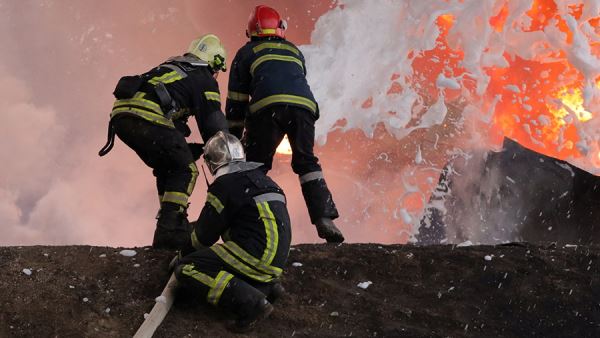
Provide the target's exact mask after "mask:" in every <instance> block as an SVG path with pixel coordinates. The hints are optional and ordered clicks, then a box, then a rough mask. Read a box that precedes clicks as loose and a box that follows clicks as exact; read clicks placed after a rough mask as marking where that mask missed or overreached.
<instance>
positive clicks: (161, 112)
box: [99, 34, 227, 249]
mask: <svg viewBox="0 0 600 338" xmlns="http://www.w3.org/2000/svg"><path fill="white" fill-rule="evenodd" d="M225 57H226V53H225V49H224V48H223V45H222V44H221V41H220V40H219V38H218V37H216V36H215V35H212V34H207V35H204V36H202V37H200V38H199V39H197V40H194V41H192V43H191V44H190V46H189V48H188V51H187V53H185V54H184V55H182V56H176V57H172V58H170V59H168V60H166V61H165V62H164V63H162V64H160V65H159V66H158V67H156V68H153V69H151V70H150V71H148V72H146V73H144V74H142V75H136V76H125V77H122V78H121V79H120V80H119V83H118V84H117V87H116V88H115V92H114V93H113V94H114V95H115V97H116V98H117V100H116V101H115V103H114V105H113V109H112V113H111V114H110V117H111V118H110V123H109V137H108V138H109V140H108V142H107V144H106V145H105V146H104V148H103V149H102V150H101V151H100V153H99V154H100V156H103V155H105V154H106V153H108V152H109V151H110V149H111V148H112V146H113V144H114V135H115V134H116V135H117V136H118V137H119V138H120V139H121V140H122V141H123V142H124V143H125V144H127V145H128V146H129V147H130V148H131V149H133V150H134V151H135V152H136V153H137V154H138V155H139V157H140V158H141V159H142V161H144V163H145V164H146V165H148V166H149V167H151V168H152V169H153V174H154V176H155V177H156V186H157V189H158V198H159V200H160V209H159V212H158V216H157V219H158V221H157V223H156V229H155V232H154V238H153V241H152V246H153V247H154V248H158V249H180V248H181V246H182V245H184V244H185V243H186V242H187V238H188V237H189V232H190V229H189V223H188V220H187V212H186V210H187V207H188V198H189V196H190V195H191V194H192V191H193V189H194V185H195V183H196V178H197V176H198V169H197V167H196V164H195V160H197V159H198V158H199V157H200V156H201V153H202V145H201V144H188V143H187V142H186V139H185V138H186V137H187V136H189V135H190V133H191V130H190V128H189V127H188V125H187V120H188V118H189V117H190V116H194V117H195V119H196V123H197V125H198V128H199V131H200V134H201V136H202V139H204V140H208V139H209V138H210V137H212V136H213V135H214V134H215V133H216V132H218V131H220V130H227V121H226V120H225V115H224V114H223V112H222V111H221V103H220V94H219V87H218V84H217V81H216V77H217V75H218V73H219V72H220V71H225V70H226V65H225Z"/></svg>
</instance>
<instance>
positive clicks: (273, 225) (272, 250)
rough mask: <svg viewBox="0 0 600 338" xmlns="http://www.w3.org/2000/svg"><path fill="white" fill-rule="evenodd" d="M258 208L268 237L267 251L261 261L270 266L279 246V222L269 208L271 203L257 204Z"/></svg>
mask: <svg viewBox="0 0 600 338" xmlns="http://www.w3.org/2000/svg"><path fill="white" fill-rule="evenodd" d="M256 206H257V207H258V213H259V215H260V218H261V219H262V221H263V223H264V225H265V233H266V235H267V243H266V244H265V251H264V252H263V255H262V257H261V259H260V260H261V261H262V262H264V263H265V264H267V265H270V264H271V262H273V258H275V254H276V253H277V245H278V244H279V233H278V231H277V222H276V221H275V215H273V212H272V211H271V208H270V207H269V202H261V203H256Z"/></svg>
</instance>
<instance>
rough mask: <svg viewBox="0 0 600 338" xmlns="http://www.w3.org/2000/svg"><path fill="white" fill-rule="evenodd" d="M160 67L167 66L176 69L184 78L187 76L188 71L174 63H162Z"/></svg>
mask: <svg viewBox="0 0 600 338" xmlns="http://www.w3.org/2000/svg"><path fill="white" fill-rule="evenodd" d="M160 67H166V68H169V69H172V70H174V71H176V72H177V73H179V75H180V76H181V78H182V79H183V78H184V77H187V73H186V72H185V71H184V70H183V69H181V68H179V67H178V66H175V65H173V64H169V63H166V64H162V65H160Z"/></svg>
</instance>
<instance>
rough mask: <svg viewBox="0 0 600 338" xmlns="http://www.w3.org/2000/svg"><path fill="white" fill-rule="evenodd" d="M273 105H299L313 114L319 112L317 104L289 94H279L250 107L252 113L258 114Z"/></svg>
mask: <svg viewBox="0 0 600 338" xmlns="http://www.w3.org/2000/svg"><path fill="white" fill-rule="evenodd" d="M273 103H292V104H297V105H301V106H304V107H306V108H308V109H309V110H310V111H311V112H313V113H316V112H317V104H316V103H314V102H313V101H311V100H309V99H307V98H305V97H302V96H296V95H288V94H277V95H271V96H267V97H265V98H264V99H262V100H259V101H258V102H255V103H253V104H251V105H250V113H254V112H257V111H259V110H260V109H262V108H264V107H266V106H268V105H270V104H273Z"/></svg>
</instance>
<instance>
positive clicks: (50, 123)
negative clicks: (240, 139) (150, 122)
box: [0, 0, 331, 246]
mask: <svg viewBox="0 0 600 338" xmlns="http://www.w3.org/2000/svg"><path fill="white" fill-rule="evenodd" d="M266 3H267V4H269V5H273V6H277V7H278V8H279V9H280V11H281V13H282V14H283V15H284V17H288V18H289V22H290V30H289V32H290V33H289V37H290V38H291V39H292V40H295V41H297V42H299V43H306V42H308V37H309V33H310V31H311V30H312V28H313V24H314V21H315V20H316V19H315V18H316V17H318V16H319V15H320V14H321V13H323V12H324V11H326V10H327V9H329V6H330V5H331V3H330V2H319V1H305V2H303V3H302V4H298V3H296V2H293V1H286V2H275V1H270V2H269V1H267V2H266ZM254 5H255V4H254V2H252V1H236V2H223V3H220V4H219V5H218V6H215V3H214V2H212V1H172V2H169V3H165V2H163V1H158V0H151V1H145V2H144V3H143V4H139V3H136V2H122V1H116V0H111V1H103V2H94V1H82V2H78V3H66V2H62V1H53V0H44V1H41V0H40V1H26V2H14V1H4V0H0V15H1V16H2V18H3V20H1V21H0V42H1V43H2V46H3V48H2V52H0V64H1V65H2V67H1V68H0V99H1V101H0V102H2V104H3V106H2V120H3V121H2V123H0V135H2V144H3V145H2V147H0V160H1V161H2V166H0V226H1V228H2V232H3V235H2V236H0V245H30V244H93V245H111V246H116V245H123V246H132V245H147V244H149V243H150V242H151V238H152V233H153V229H154V224H155V220H154V215H155V214H156V211H157V208H158V202H157V196H156V191H155V188H154V185H155V183H154V178H153V176H152V174H151V170H150V169H149V168H147V167H146V166H145V165H144V164H143V163H142V162H141V161H140V160H139V159H138V158H137V156H136V155H135V153H134V152H133V151H131V150H130V149H128V148H127V147H126V146H125V145H124V144H122V143H121V142H119V141H117V144H116V146H115V149H114V150H113V151H112V152H111V153H110V154H109V155H108V156H106V157H104V158H99V157H98V156H97V152H98V150H99V148H100V147H101V146H102V145H103V144H104V142H105V139H106V128H107V123H108V115H109V113H110V108H111V107H112V103H113V100H114V98H113V97H112V94H111V93H112V91H113V88H114V85H115V84H116V82H117V80H118V79H119V78H120V77H121V76H123V75H129V74H137V73H141V72H144V71H146V70H147V69H150V68H151V67H154V66H156V64H158V63H160V62H162V61H163V60H165V59H166V58H168V57H170V56H173V55H177V54H180V53H182V52H183V51H185V49H186V48H187V46H188V44H189V42H190V41H192V40H193V39H195V38H196V37H197V36H199V35H201V34H205V33H208V32H214V33H216V34H218V35H219V36H220V37H221V38H222V39H223V41H224V43H225V45H226V47H227V49H228V50H229V51H230V55H232V54H234V52H235V50H236V49H237V48H239V46H241V45H242V44H243V43H245V39H246V38H245V36H244V30H245V26H246V21H247V17H248V13H249V12H250V9H251V8H252V7H253V6H254ZM22 13H27V15H22ZM225 75H227V74H225ZM226 80H227V77H226V76H222V77H221V79H220V81H221V91H222V92H223V93H226V82H227V81H226ZM192 123H193V122H192ZM192 128H194V126H193V125H192ZM195 138H196V139H197V138H199V136H198V135H197V133H196V135H195ZM292 182H293V183H294V184H297V179H296V178H294V179H293V181H292ZM205 189H206V188H205V187H204V184H203V183H202V182H200V180H199V183H198V186H197V189H196V191H195V194H194V196H193V197H192V207H191V210H190V218H193V217H197V215H198V213H199V209H200V208H201V206H202V204H203V201H204V198H205ZM300 198H301V197H300ZM303 209H304V207H303ZM303 209H299V210H300V211H301V212H305V211H304V210H303ZM300 238H301V239H302V237H300ZM310 238H312V240H314V238H316V235H315V234H313V233H310V234H309V236H307V237H304V240H310Z"/></svg>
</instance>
